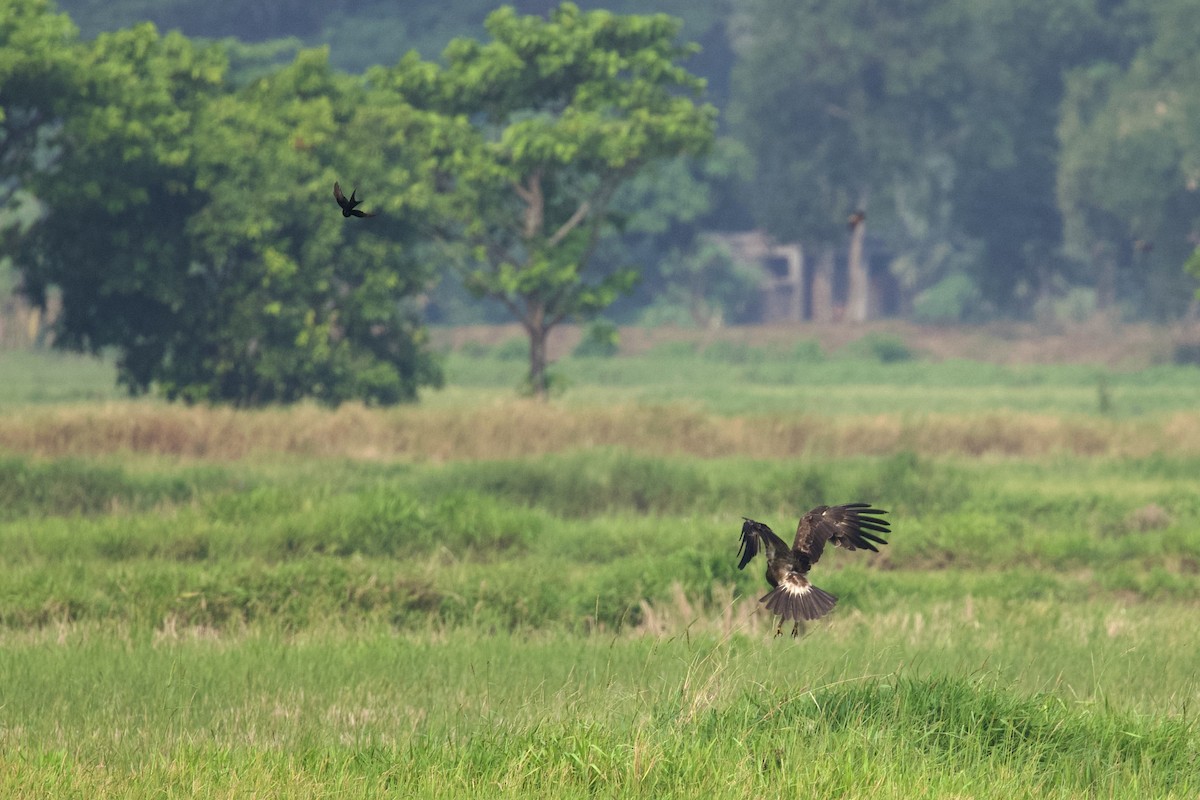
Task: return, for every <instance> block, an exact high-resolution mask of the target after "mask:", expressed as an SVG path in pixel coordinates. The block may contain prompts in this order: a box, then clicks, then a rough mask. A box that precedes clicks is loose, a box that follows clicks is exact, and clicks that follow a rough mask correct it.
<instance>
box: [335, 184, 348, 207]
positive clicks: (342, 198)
mask: <svg viewBox="0 0 1200 800" xmlns="http://www.w3.org/2000/svg"><path fill="white" fill-rule="evenodd" d="M333 199H334V200H337V204H338V205H339V206H341V207H342V208H345V207H346V195H344V194H342V187H341V186H338V182H337V181H334V182H333Z"/></svg>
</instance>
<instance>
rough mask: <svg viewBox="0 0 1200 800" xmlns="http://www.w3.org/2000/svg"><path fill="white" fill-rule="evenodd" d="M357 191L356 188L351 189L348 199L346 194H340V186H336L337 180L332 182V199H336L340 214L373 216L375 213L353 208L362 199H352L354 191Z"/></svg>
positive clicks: (345, 215) (344, 215)
mask: <svg viewBox="0 0 1200 800" xmlns="http://www.w3.org/2000/svg"><path fill="white" fill-rule="evenodd" d="M357 191H358V189H353V190H351V192H350V199H349V200H347V199H346V195H344V194H342V187H340V186H338V182H337V181H334V182H333V199H334V200H337V203H338V205H339V206H341V207H342V216H343V217H373V216H375V214H373V213H372V214H368V213H367V212H366V211H359V210H358V209H357V208H355V206H356V205H358V204H359V203H361V202H362V200H355V199H354V193H355V192H357Z"/></svg>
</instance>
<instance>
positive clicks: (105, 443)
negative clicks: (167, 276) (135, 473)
mask: <svg viewBox="0 0 1200 800" xmlns="http://www.w3.org/2000/svg"><path fill="white" fill-rule="evenodd" d="M598 446H612V447H623V448H628V449H630V450H633V451H636V452H643V453H649V454H674V455H689V456H696V457H701V458H712V457H721V456H748V457H754V458H787V457H795V456H801V455H808V454H819V455H831V456H851V455H886V454H890V453H895V452H898V451H912V452H915V453H918V454H921V455H964V456H1000V457H1021V458H1028V457H1038V456H1046V455H1053V454H1059V453H1061V454H1073V455H1084V456H1123V457H1139V456H1147V455H1151V454H1154V453H1163V454H1174V455H1194V454H1200V412H1186V413H1183V412H1181V413H1176V414H1173V415H1169V416H1161V417H1146V418H1141V419H1138V420H1114V419H1103V418H1097V417H1083V416H1079V417H1070V416H1059V415H1047V414H1031V413H1019V412H994V413H987V414H930V415H911V414H880V415H873V416H836V417H817V416H796V415H767V416H735V417H729V416H718V415H712V414H705V413H702V412H699V411H694V410H689V409H685V408H678V407H652V406H636V405H625V406H605V407H596V408H574V407H573V408H564V407H560V406H556V405H553V404H551V405H542V404H539V403H536V402H533V401H526V400H516V399H514V400H511V401H504V402H498V403H495V404H491V405H487V406H482V407H474V408H464V409H453V408H423V407H413V408H401V409H369V408H364V407H362V406H358V405H346V406H343V407H341V408H340V409H337V410H334V411H330V410H327V409H323V408H318V407H314V406H299V407H293V408H276V409H267V410H256V411H236V410H232V409H225V408H199V407H195V408H185V407H176V406H164V405H160V404H154V403H136V402H129V403H111V404H106V405H89V406H78V407H54V408H40V409H28V410H22V411H17V412H12V413H9V414H6V415H5V416H3V417H0V450H4V451H9V452H14V453H21V454H27V455H32V456H40V457H62V456H93V455H107V454H143V455H154V456H166V457H172V458H182V459H212V460H236V459H246V458H258V457H272V456H280V455H302V456H308V457H328V458H351V459H364V460H401V461H447V460H456V459H484V458H513V457H518V456H527V455H540V454H545V453H554V452H563V451H568V450H577V449H582V448H588V447H598Z"/></svg>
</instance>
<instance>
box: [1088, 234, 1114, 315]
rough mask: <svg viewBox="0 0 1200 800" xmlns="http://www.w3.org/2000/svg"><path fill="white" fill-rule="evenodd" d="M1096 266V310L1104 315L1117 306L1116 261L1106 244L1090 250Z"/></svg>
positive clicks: (1102, 243)
mask: <svg viewBox="0 0 1200 800" xmlns="http://www.w3.org/2000/svg"><path fill="white" fill-rule="evenodd" d="M1092 263H1093V264H1095V265H1096V310H1097V311H1099V312H1101V313H1104V312H1107V311H1108V310H1109V309H1111V308H1112V307H1113V306H1115V305H1116V304H1117V259H1116V256H1115V254H1114V253H1113V248H1112V246H1111V245H1110V244H1109V243H1108V242H1100V243H1099V244H1097V245H1096V246H1094V247H1093V248H1092Z"/></svg>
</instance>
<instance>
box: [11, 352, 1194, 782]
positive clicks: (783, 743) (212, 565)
mask: <svg viewBox="0 0 1200 800" xmlns="http://www.w3.org/2000/svg"><path fill="white" fill-rule="evenodd" d="M884 344H888V343H887V342H885V343H884ZM891 344H892V348H891V349H890V350H889V349H887V348H885V347H883V346H882V345H878V344H877V345H876V346H874V347H871V346H860V347H859V348H857V349H855V348H848V349H847V350H846V351H845V352H841V353H834V354H828V353H825V352H823V351H822V350H821V348H818V347H815V346H814V345H813V344H812V343H811V342H800V343H797V344H794V345H789V346H779V345H771V346H761V347H756V346H752V345H749V346H748V345H738V344H733V345H730V344H725V345H722V346H720V347H710V348H708V349H706V350H704V351H703V352H697V351H696V350H695V349H694V348H691V347H685V346H684V345H680V344H669V345H665V346H661V347H659V348H656V349H652V350H649V351H647V352H645V353H640V354H634V355H621V356H618V357H614V358H565V359H563V360H562V361H561V362H560V363H559V364H558V365H557V370H558V375H559V380H560V385H561V386H563V387H565V388H563V390H562V392H561V394H559V395H557V396H556V397H555V398H554V399H552V400H551V402H550V403H549V405H548V406H545V407H543V406H540V405H538V404H536V403H533V402H531V401H527V400H522V399H520V398H517V397H516V396H515V394H514V387H515V385H516V384H517V382H518V379H519V374H520V370H521V368H522V363H521V361H520V360H519V358H517V357H516V356H514V353H513V350H514V348H513V347H511V346H501V347H496V348H492V349H488V348H480V347H475V348H467V349H460V350H456V351H455V352H454V353H451V354H449V355H448V356H447V360H446V368H447V384H448V385H447V388H445V389H442V390H439V391H436V392H430V393H427V395H426V396H425V397H424V398H423V400H422V402H421V403H420V404H419V405H416V406H414V407H409V408H398V409H369V408H363V407H359V406H345V407H342V408H339V409H336V410H328V409H322V408H317V407H311V406H300V407H295V408H288V409H264V410H256V411H233V410H229V409H211V408H186V407H173V406H168V405H165V404H162V403H159V402H155V401H150V400H140V401H130V400H124V399H121V398H120V397H119V395H118V393H117V392H116V391H115V390H113V389H112V386H111V376H112V370H111V367H110V366H107V365H105V364H103V363H97V362H90V361H86V360H81V359H73V358H66V357H62V356H53V355H48V354H37V353H0V387H4V388H3V389H0V564H2V566H3V569H2V571H0V678H2V680H0V796H3V797H6V798H44V797H56V798H74V797H78V798H87V800H98V799H99V798H151V797H154V798H162V797H181V798H182V797H205V798H207V797H212V798H234V797H237V798H243V797H280V798H283V797H287V798H318V797H322V798H324V797H336V798H358V797H361V798H378V797H397V798H400V797H405V798H407V797H463V796H473V797H513V798H518V797H520V798H525V797H547V798H551V797H552V798H563V797H568V798H569V797H585V796H587V797H591V796H604V797H654V798H659V797H714V798H727V797H728V798H761V797H782V796H800V797H851V798H867V797H870V798H900V797H905V798H908V797H914V796H917V797H947V798H949V797H953V798H993V797H994V798H999V797H1005V798H1007V797H1013V796H1027V797H1045V798H1067V797H1180V798H1184V797H1188V798H1194V797H1196V796H1197V794H1198V793H1200V727H1198V722H1197V707H1198V705H1200V626H1197V625H1196V624H1195V619H1196V615H1197V612H1198V611H1200V602H1198V601H1200V493H1197V491H1196V476H1197V475H1200V410H1198V408H1197V403H1196V401H1197V399H1200V370H1198V369H1196V368H1194V367H1186V366H1169V365H1160V366H1152V367H1146V366H1143V367H1141V368H1138V369H1130V368H1125V369H1117V368H1110V367H1101V366H1095V365H1084V364H1057V365H1049V364H1042V365H1038V364H1023V365H1011V366H1002V365H997V364H989V363H983V362H977V361H966V360H942V361H934V360H925V359H922V358H919V357H917V358H909V357H907V356H905V357H893V356H894V355H895V353H896V350H895V347H894V343H891ZM889 353H891V354H892V355H889ZM518 355H519V353H518ZM860 499H861V500H867V501H870V502H872V503H876V504H878V505H880V506H881V507H883V508H886V509H888V510H889V511H890V512H891V513H890V518H891V521H892V523H893V528H894V535H893V536H892V537H891V544H889V545H888V546H887V547H885V548H883V552H881V553H880V554H878V555H871V554H863V553H847V552H843V551H834V552H827V553H826V556H825V558H824V559H823V560H822V561H821V563H820V564H819V565H818V567H817V569H816V570H815V571H814V573H813V578H814V581H815V582H816V583H817V584H818V585H820V586H821V587H823V588H825V589H827V590H829V591H831V592H833V593H834V594H836V595H838V596H839V598H840V602H839V605H838V607H837V609H835V611H834V612H833V613H832V614H831V615H830V617H828V618H827V619H825V620H821V621H820V622H817V623H813V624H810V625H808V627H807V628H806V630H805V631H804V634H803V636H801V637H800V638H798V639H796V640H792V639H790V638H788V637H786V636H785V637H781V638H778V639H775V638H773V637H772V634H773V632H774V624H773V622H772V620H770V619H768V618H767V617H766V616H764V614H763V613H762V612H761V611H760V610H758V609H757V603H756V599H757V598H758V597H759V596H760V595H761V594H762V593H763V591H764V587H765V582H764V581H763V576H762V570H763V566H764V565H763V564H762V562H761V561H758V562H754V563H752V564H751V565H750V567H748V568H747V570H746V571H745V572H739V571H738V570H737V569H736V562H737V555H736V554H737V549H738V533H739V530H740V525H741V517H742V516H743V515H746V516H753V517H755V518H756V519H760V520H762V521H764V522H767V523H769V524H771V525H772V526H773V527H774V528H775V529H776V530H777V531H778V532H780V533H782V534H784V535H785V536H786V534H787V532H788V531H789V529H790V527H791V526H793V525H794V524H795V519H796V517H797V516H798V514H799V513H800V512H801V511H803V510H806V509H807V508H808V507H809V506H811V505H815V504H817V503H822V502H846V501H851V500H860Z"/></svg>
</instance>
